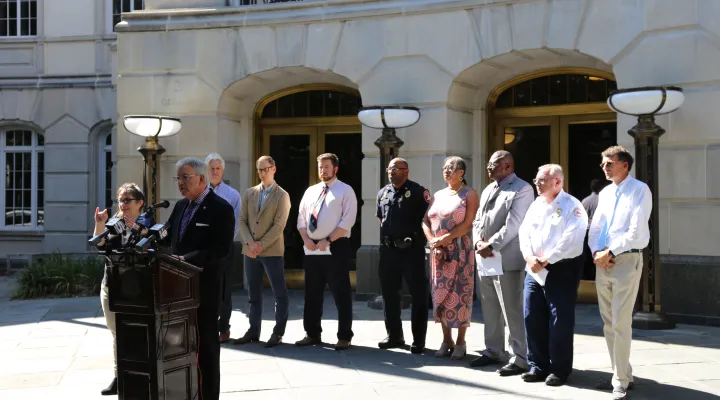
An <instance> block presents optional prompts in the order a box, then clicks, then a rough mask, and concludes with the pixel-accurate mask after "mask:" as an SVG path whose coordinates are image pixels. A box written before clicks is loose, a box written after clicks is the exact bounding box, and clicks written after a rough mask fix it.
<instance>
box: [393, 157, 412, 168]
mask: <svg viewBox="0 0 720 400" xmlns="http://www.w3.org/2000/svg"><path fill="white" fill-rule="evenodd" d="M393 163H394V164H395V166H399V167H403V168H407V167H408V162H407V161H405V159H404V158H400V157H395V158H393V159H392V160H390V165H393Z"/></svg>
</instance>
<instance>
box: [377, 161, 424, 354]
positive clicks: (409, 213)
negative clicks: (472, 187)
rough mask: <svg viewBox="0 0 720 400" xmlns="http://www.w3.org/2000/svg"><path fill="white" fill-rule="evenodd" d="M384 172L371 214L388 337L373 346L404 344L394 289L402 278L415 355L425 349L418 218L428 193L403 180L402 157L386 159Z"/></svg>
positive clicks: (405, 168) (405, 165)
mask: <svg viewBox="0 0 720 400" xmlns="http://www.w3.org/2000/svg"><path fill="white" fill-rule="evenodd" d="M387 174H388V180H389V181H390V183H389V184H388V185H387V186H385V187H384V188H382V189H380V191H379V192H378V196H377V213H376V216H377V217H378V220H380V244H381V246H380V286H381V289H382V296H383V301H384V303H385V329H386V330H387V333H388V336H387V338H385V340H383V341H382V342H380V343H378V347H379V348H381V349H391V348H396V347H404V346H405V339H404V337H403V330H402V322H401V320H400V308H401V307H400V289H401V288H402V278H403V277H405V282H406V283H407V285H408V288H409V289H410V295H411V296H412V318H411V319H412V333H413V343H412V346H411V347H410V351H411V352H412V353H413V354H420V353H422V352H423V350H425V336H426V334H427V318H428V317H427V312H428V278H427V274H426V271H425V243H426V239H425V235H424V234H423V232H422V220H423V218H424V216H425V211H427V208H428V205H429V204H430V200H431V196H430V191H429V190H427V189H425V188H424V187H422V186H420V185H418V184H417V183H415V182H413V181H411V180H408V174H409V170H408V163H407V161H405V160H404V159H402V158H395V159H393V160H392V161H390V164H389V165H388V168H387Z"/></svg>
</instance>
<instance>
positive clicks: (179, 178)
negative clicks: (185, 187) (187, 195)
mask: <svg viewBox="0 0 720 400" xmlns="http://www.w3.org/2000/svg"><path fill="white" fill-rule="evenodd" d="M193 176H197V175H190V174H185V175H181V176H173V179H174V180H175V182H178V181H183V182H187V181H189V180H190V179H192V177H193Z"/></svg>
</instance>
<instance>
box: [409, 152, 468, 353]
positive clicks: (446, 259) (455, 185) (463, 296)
mask: <svg viewBox="0 0 720 400" xmlns="http://www.w3.org/2000/svg"><path fill="white" fill-rule="evenodd" d="M443 177H444V178H445V182H447V184H448V187H447V188H445V189H442V190H440V191H438V192H437V193H435V196H434V198H433V202H432V204H431V205H430V207H429V208H428V211H427V214H426V215H425V220H424V222H423V231H424V232H425V236H427V239H428V244H429V246H430V249H431V250H430V252H431V256H432V259H431V260H432V261H431V265H432V272H431V275H430V279H431V282H432V300H433V319H434V320H435V322H440V323H441V324H442V330H443V343H442V345H441V346H440V349H439V350H438V351H437V353H435V356H436V357H444V356H448V355H450V354H452V358H453V359H455V360H458V359H461V358H463V357H464V356H465V354H466V352H467V345H466V344H465V331H466V330H467V328H468V326H470V318H471V315H472V301H473V287H474V282H475V253H474V251H473V248H472V240H470V235H469V232H470V230H471V229H472V221H473V219H474V218H475V213H476V212H477V210H478V207H479V203H480V199H479V197H478V194H477V192H476V191H475V190H474V189H472V188H470V187H468V186H467V182H466V181H465V161H464V160H463V159H462V158H460V157H448V158H447V159H446V160H445V164H444V166H443ZM453 328H457V330H458V334H457V339H456V340H453V337H452V329H453Z"/></svg>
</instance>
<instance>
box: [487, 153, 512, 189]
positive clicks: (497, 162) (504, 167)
mask: <svg viewBox="0 0 720 400" xmlns="http://www.w3.org/2000/svg"><path fill="white" fill-rule="evenodd" d="M487 171H488V176H489V177H490V179H492V180H494V181H495V182H501V181H502V180H504V179H505V178H507V177H508V176H510V175H511V174H512V173H513V172H515V159H514V158H513V155H512V154H511V153H510V152H509V151H506V150H498V151H496V152H494V153H493V155H492V156H490V161H488V165H487Z"/></svg>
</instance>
